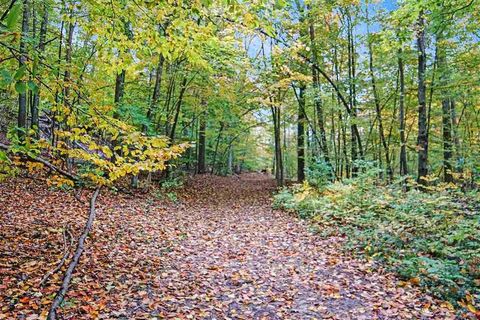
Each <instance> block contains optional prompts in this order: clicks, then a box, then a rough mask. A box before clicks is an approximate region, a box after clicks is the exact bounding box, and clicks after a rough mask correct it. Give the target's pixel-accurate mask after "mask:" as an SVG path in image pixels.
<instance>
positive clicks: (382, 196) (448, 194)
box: [274, 168, 480, 311]
mask: <svg viewBox="0 0 480 320" xmlns="http://www.w3.org/2000/svg"><path fill="white" fill-rule="evenodd" d="M364 169H365V170H364V171H363V173H362V174H360V176H359V177H357V178H355V179H350V180H347V181H344V182H343V183H339V182H336V183H328V184H324V185H323V186H322V187H320V188H319V187H316V186H317V185H316V186H315V187H313V186H312V185H310V184H309V182H306V183H304V184H303V185H295V186H292V187H290V188H288V189H283V190H281V191H280V192H279V193H278V194H277V195H276V196H275V198H274V206H275V207H276V208H280V209H284V210H287V211H290V212H294V213H296V214H298V215H299V216H300V217H301V218H306V219H310V221H311V222H312V223H313V224H315V225H316V226H317V228H316V229H317V230H318V232H319V233H320V234H321V235H323V236H325V237H328V236H332V235H345V236H346V238H347V241H346V244H345V245H346V247H347V248H349V249H356V250H355V252H361V253H362V254H364V255H366V256H367V257H368V258H371V259H375V260H376V261H379V262H382V263H383V265H385V266H387V267H388V268H389V269H390V270H393V271H395V272H396V273H397V274H398V275H399V276H400V277H401V278H403V280H405V282H409V283H413V284H418V285H420V286H421V287H423V288H424V289H425V290H426V291H427V292H429V293H430V294H432V295H434V296H437V297H439V298H441V299H443V300H446V301H449V302H450V303H452V304H454V305H457V306H463V307H466V308H467V309H470V311H471V310H474V308H475V301H477V304H478V301H479V300H480V213H479V208H480V205H479V199H480V194H479V193H478V192H476V191H472V192H470V193H463V192H461V191H460V190H452V189H446V188H442V187H438V188H436V189H435V190H434V191H431V192H428V193H426V192H421V191H418V190H416V189H414V188H411V189H410V190H409V191H407V192H403V191H402V188H401V186H397V185H379V184H378V183H376V179H377V177H378V172H375V171H374V170H370V169H368V168H364ZM477 308H479V307H478V305H477Z"/></svg>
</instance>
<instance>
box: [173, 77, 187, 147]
mask: <svg viewBox="0 0 480 320" xmlns="http://www.w3.org/2000/svg"><path fill="white" fill-rule="evenodd" d="M185 90H187V78H186V77H184V78H183V80H182V86H181V88H180V93H179V95H178V100H177V104H176V108H175V115H174V117H173V124H172V129H171V130H170V134H169V138H170V145H172V144H173V142H174V140H175V130H176V128H177V123H178V116H179V115H180V109H181V107H182V103H183V96H184V94H185Z"/></svg>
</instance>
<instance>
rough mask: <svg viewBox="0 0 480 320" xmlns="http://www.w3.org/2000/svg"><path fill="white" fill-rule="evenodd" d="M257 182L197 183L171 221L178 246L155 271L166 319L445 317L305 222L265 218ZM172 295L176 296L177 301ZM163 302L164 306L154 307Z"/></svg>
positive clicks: (265, 200) (256, 178) (263, 182)
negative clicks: (312, 231) (310, 227)
mask: <svg viewBox="0 0 480 320" xmlns="http://www.w3.org/2000/svg"><path fill="white" fill-rule="evenodd" d="M273 190H274V184H273V181H272V180H271V179H269V178H268V177H265V176H262V175H252V174H250V175H248V174H247V175H242V176H240V177H232V178H220V177H198V178H197V179H195V180H193V181H191V183H190V185H189V187H188V192H187V193H186V195H185V196H184V198H183V202H184V203H185V206H184V207H183V208H181V209H180V210H178V211H176V212H171V213H170V214H169V215H168V219H171V220H172V222H176V223H168V225H175V224H176V225H177V230H175V233H176V234H178V233H180V235H181V237H182V238H183V240H182V241H180V242H175V243H174V244H173V245H172V246H171V247H170V250H169V252H168V253H167V254H166V257H167V259H166V260H165V261H164V265H163V266H162V270H161V271H160V274H161V278H162V280H161V285H160V288H162V289H161V290H159V291H157V292H155V293H156V294H158V298H160V299H161V300H162V301H163V303H162V305H161V306H159V307H158V309H157V311H159V312H160V314H161V315H163V316H165V317H170V316H172V317H173V316H179V315H183V316H185V317H187V318H188V317H189V316H190V317H192V318H195V319H197V318H207V319H227V318H231V319H326V318H328V319H377V318H378V319H410V318H412V319H420V318H435V319H446V318H449V317H451V316H449V312H448V310H446V309H445V308H439V307H438V306H436V305H435V302H434V301H432V299H431V298H429V297H427V296H425V295H422V294H420V293H419V292H418V291H417V290H415V289H411V288H409V289H407V288H399V287H397V286H396V283H397V280H396V279H395V278H394V277H392V276H391V275H380V274H378V273H375V272H372V271H371V266H370V265H369V264H368V263H366V262H365V261H358V260H355V259H352V258H351V257H348V256H345V255H342V254H340V252H339V249H338V243H339V242H340V239H335V238H331V239H329V240H321V239H319V238H318V237H316V236H315V235H314V234H312V233H311V232H309V231H308V226H307V224H306V223H304V222H302V221H299V220H297V219H296V218H294V217H292V216H291V215H288V214H287V213H284V212H279V211H274V210H272V209H271V192H272V191H273ZM179 293H180V294H179ZM162 297H163V298H162Z"/></svg>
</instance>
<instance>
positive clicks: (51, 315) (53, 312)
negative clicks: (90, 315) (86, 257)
mask: <svg viewBox="0 0 480 320" xmlns="http://www.w3.org/2000/svg"><path fill="white" fill-rule="evenodd" d="M100 188H101V187H97V189H96V190H95V192H94V193H93V196H92V198H91V199H90V213H89V215H88V220H87V223H86V224H85V228H84V230H83V233H82V234H81V235H80V238H78V244H77V248H76V250H75V254H74V255H73V258H72V261H71V262H70V264H69V265H68V268H67V270H66V271H65V274H64V276H63V281H62V285H61V286H60V289H59V290H58V291H57V294H56V295H55V298H54V299H53V302H52V305H51V306H50V310H49V312H48V316H47V319H49V320H55V319H56V318H57V308H58V307H59V306H60V305H61V304H62V302H63V299H64V298H65V295H66V294H67V291H68V287H69V286H70V281H72V278H73V272H74V271H75V268H76V266H77V265H78V262H79V261H80V257H81V255H82V253H83V250H84V249H85V239H87V236H88V234H89V233H90V230H91V229H92V225H93V221H94V220H95V202H96V200H97V197H98V194H99V193H100Z"/></svg>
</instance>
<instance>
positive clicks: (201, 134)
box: [197, 112, 207, 174]
mask: <svg viewBox="0 0 480 320" xmlns="http://www.w3.org/2000/svg"><path fill="white" fill-rule="evenodd" d="M199 122H200V124H199V128H198V155H197V156H198V158H197V173H200V174H202V173H205V172H207V168H206V147H207V144H206V135H205V132H206V129H207V121H206V112H202V114H201V115H200V119H199Z"/></svg>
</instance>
